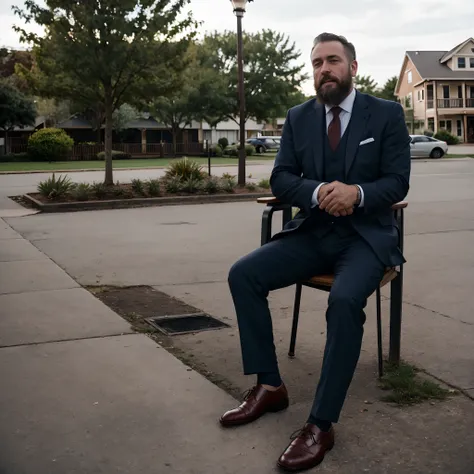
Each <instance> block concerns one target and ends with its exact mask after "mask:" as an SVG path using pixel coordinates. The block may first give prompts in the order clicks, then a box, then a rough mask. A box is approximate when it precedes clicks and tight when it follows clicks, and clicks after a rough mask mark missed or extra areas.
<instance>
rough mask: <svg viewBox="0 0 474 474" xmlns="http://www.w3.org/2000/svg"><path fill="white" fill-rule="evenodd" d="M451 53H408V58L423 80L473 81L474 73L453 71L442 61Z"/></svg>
mask: <svg viewBox="0 0 474 474" xmlns="http://www.w3.org/2000/svg"><path fill="white" fill-rule="evenodd" d="M448 53H449V51H407V52H406V54H407V56H408V57H409V58H410V59H411V60H412V62H413V64H414V65H415V67H416V69H417V70H418V72H419V73H420V76H421V77H422V78H423V79H447V80H449V79H472V80H474V71H472V70H470V71H468V70H467V71H453V70H452V69H450V68H449V67H448V66H447V65H446V64H442V63H441V59H442V58H443V57H444V56H446V55H447V54H448Z"/></svg>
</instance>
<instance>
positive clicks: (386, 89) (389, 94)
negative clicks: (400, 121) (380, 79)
mask: <svg viewBox="0 0 474 474" xmlns="http://www.w3.org/2000/svg"><path fill="white" fill-rule="evenodd" d="M397 82H398V78H397V76H392V77H391V78H389V79H387V81H386V82H385V84H384V85H383V87H382V88H381V89H378V90H377V91H376V96H377V97H380V98H381V99H385V100H392V101H393V102H397V96H396V95H395V88H396V87H397Z"/></svg>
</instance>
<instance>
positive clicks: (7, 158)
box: [0, 153, 31, 163]
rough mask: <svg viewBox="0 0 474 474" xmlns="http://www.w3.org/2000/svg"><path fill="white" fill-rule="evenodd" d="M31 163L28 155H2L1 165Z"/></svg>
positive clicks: (0, 157) (0, 158)
mask: <svg viewBox="0 0 474 474" xmlns="http://www.w3.org/2000/svg"><path fill="white" fill-rule="evenodd" d="M28 161H31V158H30V157H29V156H28V153H8V154H6V155H3V156H2V155H0V162H1V163H22V162H23V163H24V162H28Z"/></svg>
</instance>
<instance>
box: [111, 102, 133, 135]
mask: <svg viewBox="0 0 474 474" xmlns="http://www.w3.org/2000/svg"><path fill="white" fill-rule="evenodd" d="M138 116H139V114H138V112H137V110H136V109H135V108H134V107H132V106H131V105H130V104H122V105H121V106H120V107H119V108H118V109H117V110H115V112H114V113H113V115H112V121H113V129H114V130H115V131H116V132H117V133H121V132H122V131H123V130H125V126H126V125H127V124H128V123H129V122H132V121H133V120H136V119H137V118H138Z"/></svg>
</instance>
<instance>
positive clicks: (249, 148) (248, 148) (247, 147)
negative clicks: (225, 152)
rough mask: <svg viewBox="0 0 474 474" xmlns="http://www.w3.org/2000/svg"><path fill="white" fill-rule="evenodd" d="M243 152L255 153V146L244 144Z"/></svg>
mask: <svg viewBox="0 0 474 474" xmlns="http://www.w3.org/2000/svg"><path fill="white" fill-rule="evenodd" d="M245 154H246V155H247V156H252V155H255V147H254V146H253V145H250V144H248V145H245Z"/></svg>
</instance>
